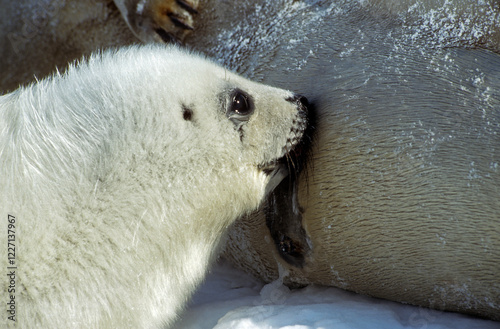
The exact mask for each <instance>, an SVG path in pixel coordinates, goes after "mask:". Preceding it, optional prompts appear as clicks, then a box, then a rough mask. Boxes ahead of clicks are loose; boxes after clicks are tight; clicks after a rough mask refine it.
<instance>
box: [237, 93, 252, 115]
mask: <svg viewBox="0 0 500 329" xmlns="http://www.w3.org/2000/svg"><path fill="white" fill-rule="evenodd" d="M233 111H234V112H235V113H238V114H239V115H248V114H249V112H250V106H249V104H248V99H247V98H246V96H245V95H243V94H241V93H237V94H236V95H234V96H233Z"/></svg>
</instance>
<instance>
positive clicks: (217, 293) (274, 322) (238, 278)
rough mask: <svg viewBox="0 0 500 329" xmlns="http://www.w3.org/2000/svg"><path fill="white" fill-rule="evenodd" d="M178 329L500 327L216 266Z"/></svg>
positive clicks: (466, 328) (452, 314)
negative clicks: (287, 284) (266, 279)
mask: <svg viewBox="0 0 500 329" xmlns="http://www.w3.org/2000/svg"><path fill="white" fill-rule="evenodd" d="M176 328H177V329H205V328H217V329H257V328H259V329H264V328H265V329H271V328H273V329H274V328H282V329H285V328H286V329H310V328H318V329H319V328H325V329H329V328H332V329H360V328H363V329H365V328H367V329H400V328H401V329H403V328H404V329H499V328H500V322H494V321H487V320H482V319H477V318H473V317H468V316H465V315H461V314H455V313H446V312H440V311H434V310H429V309H424V308H420V307H415V306H409V305H403V304H399V303H394V302H390V301H386V300H381V299H376V298H369V297H366V296H361V295H357V294H354V293H350V292H346V291H343V290H341V289H337V288H331V287H319V286H310V287H306V288H303V289H296V290H289V289H288V288H286V287H285V286H283V285H282V284H281V283H280V282H279V281H275V282H273V283H270V284H268V285H264V284H263V283H261V282H260V281H258V280H256V279H254V278H252V277H251V276H249V275H247V274H245V273H244V272H242V271H240V270H237V269H234V268H232V267H230V265H227V264H224V263H221V264H218V265H216V266H215V268H214V269H213V270H212V271H211V274H210V275H209V276H208V278H207V280H206V282H205V284H204V285H203V286H202V287H201V288H200V289H199V291H198V292H197V294H196V295H195V296H194V298H193V300H192V302H191V304H190V307H189V308H188V309H187V310H186V312H185V314H184V316H183V318H182V319H181V320H180V321H179V323H178V324H177V325H176Z"/></svg>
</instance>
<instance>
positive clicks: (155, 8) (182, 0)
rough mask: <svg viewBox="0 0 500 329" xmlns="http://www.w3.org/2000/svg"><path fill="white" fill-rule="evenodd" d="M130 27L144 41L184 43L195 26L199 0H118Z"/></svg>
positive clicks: (117, 2)
mask: <svg viewBox="0 0 500 329" xmlns="http://www.w3.org/2000/svg"><path fill="white" fill-rule="evenodd" d="M114 3H115V5H116V6H117V7H118V9H119V10H120V12H121V14H122V16H123V18H124V19H125V22H126V23H127V25H128V27H129V28H130V29H131V30H132V32H133V33H134V35H135V36H136V37H137V38H138V39H139V40H141V41H142V42H144V43H153V42H166V43H181V42H182V41H183V40H184V38H185V37H186V35H187V34H188V33H189V32H190V31H192V30H193V29H194V17H193V16H194V15H196V14H197V13H198V5H199V0H114Z"/></svg>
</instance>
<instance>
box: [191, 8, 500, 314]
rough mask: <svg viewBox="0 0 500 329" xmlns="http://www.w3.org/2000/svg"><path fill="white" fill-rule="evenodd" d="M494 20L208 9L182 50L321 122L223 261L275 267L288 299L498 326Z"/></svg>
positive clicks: (499, 130) (395, 11) (429, 11)
mask: <svg viewBox="0 0 500 329" xmlns="http://www.w3.org/2000/svg"><path fill="white" fill-rule="evenodd" d="M205 12H206V13H207V14H206V17H205V18H204V17H203V15H204V13H205ZM498 13H499V10H498V2H495V1H492V2H488V1H486V2H481V3H478V4H471V3H470V2H462V1H424V2H421V1H419V2H413V1H405V2H392V1H333V2H332V1H304V2H300V1H299V2H296V1H295V2H292V1H288V2H287V1H280V2H271V1H257V2H252V3H251V4H250V3H243V4H241V5H240V8H239V11H238V12H236V11H235V10H233V8H232V6H231V5H230V4H227V6H226V5H225V4H223V3H219V2H218V3H217V5H213V4H212V5H207V7H206V9H205V11H204V12H203V13H201V14H200V19H201V20H202V21H204V22H205V25H204V26H205V27H204V29H203V30H200V31H195V33H193V34H192V35H191V36H190V37H189V38H188V39H187V43H188V44H189V45H192V46H193V47H196V48H198V49H201V50H203V51H204V52H207V53H209V54H211V55H212V56H216V57H218V58H219V59H220V62H222V63H224V64H226V65H229V66H230V67H233V68H237V69H238V71H239V72H241V73H245V74H246V75H248V76H250V77H252V78H253V79H256V80H258V81H263V82H266V83H272V84H274V85H278V86H281V87H284V88H288V89H292V90H299V91H300V92H301V93H303V94H305V95H308V98H309V99H310V100H311V101H312V103H314V104H315V107H316V110H317V111H316V112H317V129H316V131H317V135H316V138H315V141H314V145H315V147H314V149H313V151H312V154H311V156H310V159H309V162H308V165H307V167H306V169H305V170H304V171H303V172H302V174H301V176H300V179H299V180H298V183H297V184H294V183H290V181H289V180H284V181H283V183H284V184H285V185H282V186H279V187H278V189H277V190H276V192H277V191H281V192H280V193H276V194H275V195H273V196H271V197H270V199H269V201H268V202H267V206H266V210H265V211H262V212H261V213H259V214H257V215H255V216H254V217H251V218H249V219H247V220H245V221H244V222H240V223H239V225H238V226H236V227H235V229H234V230H233V232H232V234H231V239H230V241H229V243H228V245H227V248H226V255H227V257H228V258H230V259H231V260H232V261H233V262H234V263H235V264H237V265H238V266H240V267H242V268H244V269H246V270H247V271H249V272H251V273H254V274H255V275H256V276H258V277H261V278H263V279H265V280H267V281H271V280H274V279H276V278H277V277H278V275H279V269H280V268H281V269H284V270H285V271H283V273H287V272H288V276H287V277H286V278H285V282H287V283H288V284H291V285H295V286H297V285H304V284H310V283H315V284H324V285H332V286H337V287H341V288H345V289H348V290H351V291H355V292H358V293H362V294H367V295H371V296H376V297H381V298H386V299H391V300H395V301H400V302H404V303H410V304H414V305H421V306H425V307H432V308H436V309H441V310H447V311H458V312H464V313H469V314H474V315H478V316H482V317H487V318H490V319H496V320H500V312H499V310H500V275H499V273H500V202H499V195H500V147H499V146H500V94H499V91H500V71H499V70H500V56H499V55H498V50H499V47H498V45H499V42H498V40H499V39H498V31H500V29H499V26H500V24H499V17H500V16H499V15H498ZM206 22H209V23H206ZM268 48H272V51H269V52H262V51H259V50H261V49H268ZM287 184H288V186H287ZM263 241H267V242H263Z"/></svg>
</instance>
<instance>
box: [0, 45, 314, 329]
mask: <svg viewBox="0 0 500 329" xmlns="http://www.w3.org/2000/svg"><path fill="white" fill-rule="evenodd" d="M306 103H307V102H306V100H305V98H303V97H300V96H297V95H295V94H293V93H291V92H289V91H285V90H281V89H276V88H272V87H268V86H265V85H261V84H257V83H253V82H250V81H248V80H246V79H244V78H241V77H240V76H238V75H236V74H234V73H231V72H230V71H228V70H226V69H224V68H222V67H220V66H218V65H216V64H214V63H213V62H211V61H209V60H207V59H204V58H202V57H199V56H197V55H193V54H190V53H187V52H185V51H182V50H179V49H177V48H166V47H164V46H161V45H157V46H144V47H130V48H123V49H120V50H116V51H108V52H105V53H103V54H101V55H94V56H92V57H90V59H88V61H83V62H81V63H80V64H79V65H78V66H76V67H75V66H72V67H70V68H69V69H68V70H67V72H66V73H65V74H63V75H56V76H54V77H51V78H47V79H45V80H42V81H40V82H38V83H36V84H34V85H30V86H28V87H25V88H21V89H18V90H16V91H14V92H13V93H10V94H7V95H4V96H0V181H1V182H2V184H1V187H0V200H1V204H0V205H1V208H0V214H1V216H2V218H4V219H6V220H7V219H8V220H9V225H3V226H2V227H3V228H2V234H1V238H0V242H1V244H2V245H4V246H6V247H7V246H9V258H8V259H7V257H2V267H3V268H4V269H5V268H9V269H10V270H11V271H13V272H12V275H11V276H2V279H1V280H0V282H1V287H2V291H3V292H6V293H7V292H8V299H9V301H13V304H14V307H13V308H11V307H10V305H9V306H8V307H9V311H12V312H11V313H9V317H8V318H7V316H3V317H2V321H6V322H7V324H11V325H15V326H16V327H17V328H164V327H165V325H170V324H172V322H173V321H174V320H175V318H176V316H177V314H178V313H179V312H180V311H181V309H182V307H183V305H184V304H185V303H186V301H187V300H188V299H189V297H190V296H191V294H192V293H193V291H194V290H195V289H196V287H197V286H198V284H199V283H200V282H201V281H202V279H203V277H204V275H205V273H206V271H207V269H208V268H209V266H210V264H211V262H212V260H213V259H214V258H215V257H216V255H217V252H218V250H219V248H218V246H219V244H220V242H221V241H222V240H223V239H224V236H225V233H226V231H227V228H228V227H229V226H230V225H231V224H232V222H233V221H234V220H236V219H237V218H238V217H240V216H242V215H244V214H246V213H249V212H251V211H253V210H255V209H256V208H257V207H258V206H259V205H260V203H261V201H262V200H263V199H264V198H265V197H266V195H268V194H269V192H270V191H272V189H273V188H274V187H275V186H276V185H277V184H278V183H279V182H280V181H281V179H282V178H283V177H284V176H285V175H286V174H287V171H288V165H287V162H286V161H285V160H284V159H283V157H285V156H287V153H288V152H293V150H294V149H295V147H296V146H297V145H298V144H299V143H300V142H301V140H302V135H303V133H304V129H305V128H306V127H307V109H306V106H305V104H306ZM7 261H9V263H8V264H7ZM2 296H4V298H6V297H5V295H2ZM6 299H7V298H6ZM16 305H17V307H16ZM4 315H5V314H4ZM4 323H5V322H4Z"/></svg>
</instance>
